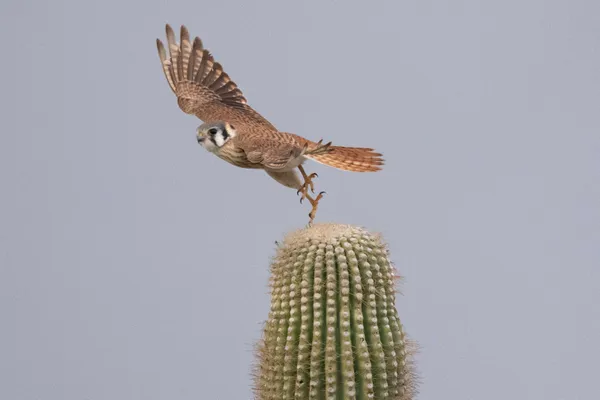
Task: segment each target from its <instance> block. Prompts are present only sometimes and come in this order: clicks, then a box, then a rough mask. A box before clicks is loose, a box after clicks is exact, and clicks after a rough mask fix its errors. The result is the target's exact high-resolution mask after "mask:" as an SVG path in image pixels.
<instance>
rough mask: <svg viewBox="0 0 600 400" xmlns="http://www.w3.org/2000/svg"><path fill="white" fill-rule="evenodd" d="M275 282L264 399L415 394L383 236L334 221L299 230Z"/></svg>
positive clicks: (260, 374) (260, 366)
mask: <svg viewBox="0 0 600 400" xmlns="http://www.w3.org/2000/svg"><path fill="white" fill-rule="evenodd" d="M270 286H271V309H270V312H269V317H268V321H267V323H266V325H265V328H264V332H263V338H262V339H261V341H260V342H259V345H258V363H257V366H256V370H255V374H256V379H255V387H254V389H255V394H256V398H257V399H260V400H267V399H272V400H283V399H288V400H290V399H295V400H317V399H319V400H320V399H328V400H329V399H333V400H337V399H344V400H346V399H359V400H360V399H375V400H380V399H400V400H409V399H412V398H413V395H414V394H415V376H414V371H413V365H412V352H411V345H410V343H409V342H408V341H407V338H406V336H405V334H404V331H403V328H402V325H401V324H400V320H399V318H398V313H397V311H396V308H395V299H396V286H395V273H394V268H393V266H392V265H391V263H390V261H389V258H388V255H387V249H386V247H385V245H384V244H383V243H382V242H381V241H380V240H379V238H378V237H377V236H374V235H372V234H370V233H368V232H367V231H365V230H363V229H361V228H357V227H353V226H349V225H336V224H317V225H314V226H312V227H309V228H306V229H302V230H299V231H296V232H293V233H292V234H290V235H288V237H287V238H286V239H285V241H284V242H283V244H282V245H280V247H279V249H278V252H277V255H276V257H275V259H274V260H273V263H272V265H271V278H270Z"/></svg>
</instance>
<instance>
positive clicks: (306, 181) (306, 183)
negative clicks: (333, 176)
mask: <svg viewBox="0 0 600 400" xmlns="http://www.w3.org/2000/svg"><path fill="white" fill-rule="evenodd" d="M298 169H299V170H300V173H301V174H302V177H303V178H304V183H303V184H302V186H300V189H298V191H297V192H296V194H300V193H302V198H300V203H302V200H304V199H305V198H306V196H307V195H308V188H309V187H310V191H311V192H313V193H314V192H315V186H314V184H313V181H312V180H313V178H317V177H318V176H319V175H317V174H316V173H315V172H313V173H312V174H310V175H307V174H306V171H304V167H302V165H298Z"/></svg>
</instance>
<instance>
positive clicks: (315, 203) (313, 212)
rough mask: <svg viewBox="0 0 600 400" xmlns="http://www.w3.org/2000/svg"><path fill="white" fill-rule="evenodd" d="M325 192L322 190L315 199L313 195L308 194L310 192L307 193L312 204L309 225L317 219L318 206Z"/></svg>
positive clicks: (306, 195)
mask: <svg viewBox="0 0 600 400" xmlns="http://www.w3.org/2000/svg"><path fill="white" fill-rule="evenodd" d="M324 194H325V192H321V193H319V194H318V195H317V197H315V198H314V199H313V198H312V196H311V195H310V194H308V193H306V194H305V197H306V198H307V199H308V201H309V202H310V204H311V205H312V210H310V213H308V218H310V220H309V221H308V225H309V226H310V225H312V222H313V220H314V219H315V215H316V214H317V207H319V200H321V199H322V198H323V195H324Z"/></svg>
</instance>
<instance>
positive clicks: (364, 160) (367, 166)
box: [305, 146, 384, 172]
mask: <svg viewBox="0 0 600 400" xmlns="http://www.w3.org/2000/svg"><path fill="white" fill-rule="evenodd" d="M305 157H306V158H310V159H311V160H314V161H316V162H318V163H321V164H325V165H329V166H330V167H334V168H337V169H341V170H344V171H354V172H375V171H379V170H380V169H381V168H382V167H381V166H382V165H383V163H384V161H383V158H382V155H381V153H376V152H375V151H374V150H373V149H368V148H364V147H342V146H328V151H326V152H323V153H320V154H314V153H313V154H311V153H307V154H305Z"/></svg>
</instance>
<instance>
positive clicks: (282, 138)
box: [156, 25, 383, 222]
mask: <svg viewBox="0 0 600 400" xmlns="http://www.w3.org/2000/svg"><path fill="white" fill-rule="evenodd" d="M166 33H167V44H168V47H169V55H167V52H166V50H165V47H164V45H163V43H162V42H161V41H160V40H159V39H156V45H157V47H158V55H159V56H160V60H161V62H162V66H163V71H164V73H165V76H166V78H167V81H168V82H169V86H170V87H171V89H172V90H173V92H174V93H175V95H176V96H177V104H178V105H179V107H180V108H181V109H182V110H183V111H184V112H185V113H187V114H193V115H195V116H197V117H198V118H199V119H201V120H202V121H203V122H204V123H203V124H202V125H200V126H199V127H198V129H197V135H196V136H197V139H198V143H200V144H201V145H202V147H204V148H205V149H206V150H208V151H209V152H211V153H214V154H215V155H217V156H218V157H220V158H222V159H223V160H225V161H227V162H229V163H231V164H233V165H236V166H238V167H241V168H254V169H263V170H265V171H266V173H267V174H268V175H269V176H271V177H272V178H273V179H275V180H276V181H277V182H279V183H281V184H282V185H284V186H287V187H290V188H293V189H296V190H297V194H300V193H301V194H302V197H301V198H300V202H302V200H303V199H308V201H309V202H310V204H311V205H312V210H311V212H310V213H309V218H310V221H311V222H312V220H313V219H314V217H315V213H316V211H317V206H318V203H319V200H320V199H321V198H322V197H323V193H324V192H321V193H319V194H318V195H317V196H316V197H314V198H313V197H312V196H311V195H310V194H309V193H308V190H309V189H310V190H311V191H312V192H313V193H314V186H313V182H312V180H313V178H315V177H316V176H317V174H315V173H312V174H310V175H308V174H307V173H306V172H305V171H304V168H303V166H302V164H303V163H304V162H305V161H306V160H307V159H310V160H313V161H316V162H319V163H321V164H325V165H329V166H331V167H334V168H338V169H341V170H346V171H355V172H374V171H378V170H380V169H381V166H382V165H383V159H382V158H381V154H380V153H376V152H374V151H373V149H369V148H361V147H342V146H332V145H331V142H329V143H326V144H323V141H322V140H320V141H319V142H313V141H310V140H308V139H305V138H303V137H301V136H298V135H295V134H292V133H286V132H281V131H279V130H278V129H277V128H275V127H274V126H273V125H272V124H271V123H270V122H269V121H267V120H266V119H265V118H264V117H262V116H261V115H260V114H259V113H258V112H256V111H254V109H252V107H250V106H249V105H248V104H247V102H246V98H245V97H244V95H243V94H242V92H241V90H240V89H239V88H238V87H237V85H236V84H235V83H234V82H233V81H232V80H231V79H230V78H229V76H228V75H227V73H225V72H224V71H223V67H222V66H221V64H219V63H218V62H216V61H214V59H213V56H212V55H211V54H210V52H209V51H208V50H206V49H205V48H204V47H203V45H202V41H201V40H200V38H198V37H196V38H195V39H194V40H193V42H192V41H191V40H190V35H189V32H188V30H187V29H186V27H185V26H181V33H180V35H181V37H180V43H177V41H176V38H175V34H174V32H173V29H172V28H171V27H170V26H169V25H167V26H166ZM296 169H298V170H299V171H300V173H301V174H302V178H303V181H304V182H302V181H301V180H300V176H298V174H297V172H296Z"/></svg>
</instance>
